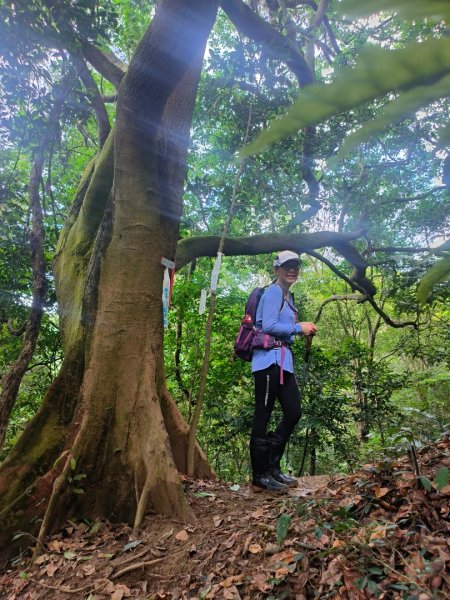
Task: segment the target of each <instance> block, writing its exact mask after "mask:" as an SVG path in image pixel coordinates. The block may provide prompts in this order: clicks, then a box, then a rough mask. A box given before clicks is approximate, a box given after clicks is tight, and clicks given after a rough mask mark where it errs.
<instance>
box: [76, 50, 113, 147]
mask: <svg viewBox="0 0 450 600" xmlns="http://www.w3.org/2000/svg"><path fill="white" fill-rule="evenodd" d="M71 55H72V59H73V61H74V64H75V66H76V69H77V71H78V75H79V76H80V79H81V81H82V82H83V84H84V87H85V88H86V92H87V96H88V98H89V101H90V103H91V104H92V108H93V109H94V111H95V115H96V117H97V125H98V143H99V147H100V148H102V147H103V144H104V143H105V142H106V138H107V137H108V135H109V132H110V131H111V124H110V122H109V117H108V113H107V112H106V108H105V103H104V101H103V98H102V95H101V94H100V91H99V89H98V87H97V84H96V83H95V79H94V78H93V77H92V75H91V72H90V71H89V69H88V68H87V65H86V63H85V60H84V58H83V56H82V55H81V53H79V52H73V53H71Z"/></svg>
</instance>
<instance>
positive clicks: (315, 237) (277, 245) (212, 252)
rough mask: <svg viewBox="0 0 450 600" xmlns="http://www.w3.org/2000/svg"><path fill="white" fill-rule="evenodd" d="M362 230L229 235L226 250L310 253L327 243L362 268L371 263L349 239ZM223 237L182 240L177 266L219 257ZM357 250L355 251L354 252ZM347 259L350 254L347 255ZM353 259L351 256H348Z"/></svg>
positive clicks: (230, 253)
mask: <svg viewBox="0 0 450 600" xmlns="http://www.w3.org/2000/svg"><path fill="white" fill-rule="evenodd" d="M363 233H364V232H363V231H362V230H358V231H352V232H347V233H336V232H334V231H317V232H314V233H290V234H283V233H267V234H260V235H254V236H250V237H245V238H244V237H243V238H233V237H229V238H227V240H226V242H225V246H224V253H225V254H226V255H228V256H242V255H246V256H255V255H256V254H264V253H269V252H276V251H278V250H281V249H283V250H294V251H296V252H309V251H310V250H314V249H316V248H323V247H325V246H332V247H334V248H338V247H339V252H340V253H341V254H342V252H341V250H343V251H344V252H345V251H346V250H347V255H348V256H350V257H351V258H352V260H350V262H352V264H354V263H353V261H355V262H356V263H357V265H358V266H359V267H360V266H361V267H362V266H365V267H367V266H368V265H367V262H366V261H365V259H364V258H363V257H362V256H361V255H360V254H359V252H358V251H357V250H356V249H355V248H353V247H352V246H350V244H349V242H351V241H352V240H356V239H358V238H359V237H361V236H362V235H363ZM219 242H220V236H216V235H204V236H196V237H190V238H184V239H181V240H179V241H178V244H177V257H176V268H177V269H181V267H183V266H184V265H186V264H187V263H189V262H191V261H192V260H194V259H195V258H200V257H201V256H210V257H212V256H216V254H217V249H218V247H219ZM348 246H350V248H352V249H353V252H354V254H352V252H351V251H350V248H348ZM345 258H347V256H345ZM347 260H349V259H347Z"/></svg>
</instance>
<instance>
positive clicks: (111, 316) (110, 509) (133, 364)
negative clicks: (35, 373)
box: [0, 0, 218, 547]
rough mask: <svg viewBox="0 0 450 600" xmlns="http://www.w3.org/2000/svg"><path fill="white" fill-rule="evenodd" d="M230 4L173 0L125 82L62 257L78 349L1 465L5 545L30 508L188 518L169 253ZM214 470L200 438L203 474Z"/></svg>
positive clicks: (62, 283) (52, 515)
mask: <svg viewBox="0 0 450 600" xmlns="http://www.w3.org/2000/svg"><path fill="white" fill-rule="evenodd" d="M217 5H218V0H217V1H215V0H195V1H192V2H188V3H187V2H184V0H166V1H164V2H161V3H160V5H159V8H158V11H157V13H156V15H155V17H154V19H153V21H152V23H151V25H150V27H149V29H148V31H147V33H146V34H145V36H144V38H143V40H142V42H141V43H140V45H139V47H138V49H137V51H136V54H135V56H134V58H133V60H132V61H131V63H130V67H129V69H128V73H127V75H126V77H125V79H124V81H123V83H122V86H121V89H120V92H119V100H118V109H117V119H116V128H115V136H114V140H113V136H112V135H111V136H110V138H109V140H108V141H107V143H106V144H105V147H104V149H103V151H102V153H101V155H100V157H99V158H98V160H97V161H96V164H95V167H94V166H93V165H91V166H90V167H89V168H88V172H87V174H86V176H85V178H84V180H83V182H82V184H81V185H80V190H79V192H78V195H77V198H76V201H75V203H74V207H73V210H72V213H71V215H70V217H69V222H68V225H67V227H66V229H65V231H64V233H63V235H62V237H61V240H60V244H59V247H58V253H57V258H56V261H55V273H56V281H57V293H58V301H59V304H60V310H61V325H62V333H63V342H64V350H65V361H64V364H63V367H62V370H61V373H60V375H59V376H58V378H57V380H56V381H55V383H54V384H53V386H52V387H51V388H50V390H49V392H48V394H47V397H46V399H45V401H44V403H43V406H42V408H41V410H40V411H39V413H38V414H37V415H36V417H35V418H34V419H33V421H32V422H31V423H30V425H29V426H28V428H27V429H26V431H25V432H24V434H23V436H22V439H21V440H20V441H19V442H18V444H17V446H16V447H15V448H14V449H13V451H12V452H11V454H10V456H9V457H8V458H7V460H6V461H5V462H4V464H3V465H2V468H1V470H0V498H1V500H0V546H4V545H5V544H7V543H10V541H11V537H12V535H13V534H14V533H16V532H17V531H18V530H20V531H29V532H31V533H33V534H34V533H35V530H34V528H33V525H32V524H31V523H30V520H31V519H30V518H31V517H33V518H34V517H42V518H43V524H42V526H41V530H40V534H39V538H40V540H42V538H43V536H44V534H45V533H47V532H48V531H49V530H50V529H51V528H55V527H57V526H58V524H60V523H61V521H62V520H63V519H64V518H66V517H67V516H69V515H72V514H74V513H76V512H80V513H82V514H83V515H84V516H92V517H98V516H102V517H107V518H110V519H114V520H126V521H128V522H130V523H134V524H135V525H138V524H139V523H140V522H141V521H142V518H143V516H144V513H145V511H146V509H147V508H153V509H155V510H157V511H160V512H165V513H170V514H173V515H175V516H177V517H179V518H188V517H189V511H188V508H187V506H186V503H185V500H184V494H183V490H182V486H181V484H180V479H179V476H178V473H177V469H178V470H181V471H184V470H185V469H186V447H187V434H188V427H187V425H186V424H185V423H184V422H183V420H182V418H181V416H180V414H179V412H178V410H177V408H176V406H175V404H174V402H173V400H172V399H171V397H170V395H169V394H168V392H167V390H166V387H165V381H164V370H163V358H162V356H163V355H162V349H163V329H162V310H161V289H162V276H163V270H162V267H161V264H160V259H161V256H166V257H168V258H171V259H174V258H175V248H176V242H177V237H178V229H179V219H180V216H181V210H182V191H183V182H184V177H185V170H186V153H187V146H188V141H189V129H190V125H191V120H192V112H193V107H194V101H195V94H196V89H197V85H198V79H199V75H200V70H201V63H202V57H203V53H204V48H205V44H206V40H207V37H208V35H209V32H210V29H211V27H212V24H213V22H214V19H215V15H216V11H217ZM113 152H114V154H113ZM113 157H114V158H113ZM113 169H114V183H113V188H112V190H111V189H110V184H111V173H112V170H113ZM58 457H60V460H59V461H57V462H56V464H55V459H57V458H58ZM208 474H209V475H212V471H211V469H210V468H209V466H208V463H207V461H206V459H205V457H204V455H203V453H202V452H201V450H200V449H199V448H198V447H197V451H196V469H195V475H196V476H205V475H208ZM76 475H79V476H80V477H79V478H78V481H77V482H76V483H75V484H73V483H69V480H71V481H73V478H74V476H76ZM69 476H70V477H69ZM75 487H76V488H82V489H83V490H84V493H82V494H81V493H74V488H75ZM78 491H80V490H78ZM35 520H36V519H34V521H35ZM23 539H24V538H20V539H19V540H18V542H22V541H23ZM22 545H23V544H22ZM10 547H11V546H10Z"/></svg>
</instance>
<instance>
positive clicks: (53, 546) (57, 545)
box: [48, 540, 62, 552]
mask: <svg viewBox="0 0 450 600" xmlns="http://www.w3.org/2000/svg"><path fill="white" fill-rule="evenodd" d="M61 546H62V544H61V542H58V540H50V541H49V543H48V547H49V549H50V550H52V552H61Z"/></svg>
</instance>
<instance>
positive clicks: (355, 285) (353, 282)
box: [306, 251, 418, 329]
mask: <svg viewBox="0 0 450 600" xmlns="http://www.w3.org/2000/svg"><path fill="white" fill-rule="evenodd" d="M306 253H307V254H309V255H310V256H314V258H317V260H320V261H321V262H323V263H324V264H325V265H327V267H329V269H330V270H331V271H333V273H335V274H336V275H337V276H338V277H340V278H341V279H343V280H344V281H345V282H346V283H348V285H349V286H350V287H351V288H352V290H356V291H358V292H361V294H363V295H364V297H365V300H366V301H367V302H368V303H369V304H370V305H371V306H372V308H373V309H374V310H375V312H376V313H378V314H379V315H380V317H381V318H382V319H383V321H384V322H385V323H386V324H387V325H390V326H391V327H395V328H396V329H398V328H400V327H413V328H414V329H418V325H417V323H416V322H415V321H393V320H392V319H391V317H390V316H389V315H387V314H386V313H385V312H384V311H383V310H382V309H381V308H380V307H379V306H378V304H377V303H376V302H375V300H374V299H373V298H372V295H373V294H372V295H370V296H368V295H367V292H366V288H365V286H364V285H361V281H358V279H355V278H354V277H355V273H353V274H352V275H351V277H347V275H345V273H343V272H342V271H340V270H339V269H338V268H337V267H336V266H335V265H333V263H332V262H331V261H329V260H328V259H327V258H325V257H324V256H322V255H321V254H319V253H318V252H314V251H310V252H306ZM365 282H368V283H369V284H370V285H371V286H372V287H373V288H374V286H373V283H372V282H371V281H370V279H367V278H366V277H364V283H365ZM374 289H375V288H374ZM360 301H362V300H360Z"/></svg>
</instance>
